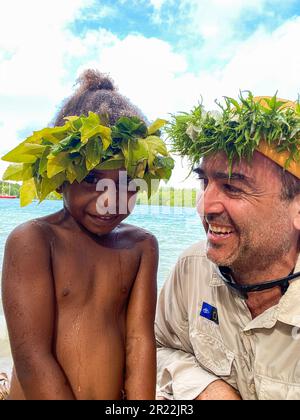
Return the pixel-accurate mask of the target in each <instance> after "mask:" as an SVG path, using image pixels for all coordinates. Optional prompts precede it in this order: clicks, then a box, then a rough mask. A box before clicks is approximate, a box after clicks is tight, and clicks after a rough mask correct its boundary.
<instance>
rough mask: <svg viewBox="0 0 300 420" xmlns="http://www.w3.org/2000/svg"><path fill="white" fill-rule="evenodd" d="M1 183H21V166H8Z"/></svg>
mask: <svg viewBox="0 0 300 420" xmlns="http://www.w3.org/2000/svg"><path fill="white" fill-rule="evenodd" d="M2 179H3V181H23V165H22V164H13V165H9V167H8V168H7V169H6V171H5V172H4V174H3V176H2Z"/></svg>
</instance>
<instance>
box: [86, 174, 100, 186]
mask: <svg viewBox="0 0 300 420" xmlns="http://www.w3.org/2000/svg"><path fill="white" fill-rule="evenodd" d="M98 181H99V179H98V178H97V177H95V175H88V176H87V177H86V178H84V180H83V182H86V183H87V184H93V185H95V184H97V183H98Z"/></svg>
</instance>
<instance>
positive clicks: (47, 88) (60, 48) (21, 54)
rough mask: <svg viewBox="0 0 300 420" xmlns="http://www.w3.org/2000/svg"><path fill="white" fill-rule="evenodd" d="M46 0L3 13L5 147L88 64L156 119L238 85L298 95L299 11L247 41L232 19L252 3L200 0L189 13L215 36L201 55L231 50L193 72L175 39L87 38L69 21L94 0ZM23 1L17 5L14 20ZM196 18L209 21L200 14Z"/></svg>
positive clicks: (36, 122)
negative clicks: (211, 66) (224, 59)
mask: <svg viewBox="0 0 300 420" xmlns="http://www.w3.org/2000/svg"><path fill="white" fill-rule="evenodd" d="M165 1H168V0H165ZM185 1H186V0H182V4H184V2H185ZM192 1H193V0H192ZM265 1H266V0H254V1H253V2H251V4H252V6H251V7H252V9H255V8H256V10H260V8H261V7H263V3H264V2H265ZM41 3H42V4H43V5H41ZM47 3H48V2H40V1H34V0H28V1H27V2H22V1H16V0H11V1H10V3H9V4H8V6H7V9H5V13H3V12H2V13H1V16H0V64H1V68H0V92H1V95H2V98H0V107H1V114H0V118H1V121H2V125H1V121H0V138H1V143H0V154H3V153H5V152H6V151H7V150H8V149H9V148H10V147H13V146H14V145H15V144H16V142H17V141H19V140H20V138H19V134H18V133H19V132H20V130H22V131H24V129H26V128H29V127H34V128H39V127H42V126H44V125H45V124H47V123H48V122H49V120H50V119H51V118H52V117H53V114H54V111H55V106H56V105H58V104H59V103H60V101H61V100H62V99H63V98H64V97H65V96H66V95H68V94H69V93H70V92H71V88H72V85H73V83H74V81H75V79H76V76H77V75H78V74H79V72H80V71H81V70H83V69H85V68H87V67H88V66H92V67H96V68H98V69H100V70H101V71H103V72H107V73H110V74H111V76H112V77H113V79H114V80H115V81H116V84H117V85H118V86H119V89H120V92H121V93H123V94H124V95H126V96H128V97H129V98H130V99H131V100H132V102H134V103H135V104H136V105H137V106H139V107H140V108H141V109H142V111H143V112H144V113H145V114H146V115H147V117H148V118H149V119H150V120H153V119H154V118H156V117H168V116H169V113H172V112H176V111H185V110H189V109H190V108H191V107H192V106H193V105H195V104H196V103H197V102H198V101H199V99H200V95H201V94H202V96H203V98H204V103H205V104H206V105H207V107H214V108H215V105H214V99H216V98H220V97H222V95H233V96H236V95H237V94H238V91H239V89H252V90H253V91H254V93H255V94H268V95H270V94H273V93H274V92H275V91H276V90H277V89H278V90H279V93H280V95H281V96H282V97H287V98H292V99H295V98H296V96H297V93H298V91H299V81H298V75H299V74H300V57H299V55H298V54H297V44H296V42H297V40H298V39H300V18H295V19H292V20H290V21H288V22H286V23H285V24H283V25H282V26H281V27H279V28H278V29H276V30H275V31H273V32H268V31H267V30H266V29H265V28H264V27H261V28H260V29H258V30H257V31H256V32H255V34H253V35H252V36H250V37H249V38H248V39H247V40H246V41H244V42H242V41H241V40H240V39H239V40H234V39H233V38H234V37H232V34H233V33H234V31H236V29H235V28H232V27H231V26H232V25H233V24H234V22H236V21H237V19H238V16H239V15H240V14H241V11H242V10H245V7H246V6H247V7H250V6H249V4H250V3H249V2H248V1H246V2H242V1H241V0H231V1H230V2H229V0H227V1H225V2H223V1H222V2H221V0H213V2H212V3H211V2H207V1H206V0H203V1H202V2H201V5H202V9H201V10H204V9H203V8H204V6H207V8H209V11H208V10H206V11H205V10H204V15H203V16H202V15H201V16H200V14H199V13H200V8H199V7H200V6H199V7H198V8H196V9H195V16H194V20H193V19H192V20H191V21H190V22H189V23H190V25H191V30H192V27H193V28H194V29H193V30H194V31H195V30H196V29H197V28H196V26H195V25H196V24H198V25H199V28H198V29H197V30H198V31H200V32H201V34H202V36H203V37H204V38H206V39H207V42H206V43H205V45H204V49H203V46H202V45H201V46H199V52H198V54H199V55H200V56H201V54H203V53H204V51H207V53H209V54H210V55H211V57H212V56H213V55H214V50H209V49H208V46H212V45H213V43H216V46H217V47H218V48H219V47H220V45H223V49H224V51H226V54H227V55H228V56H230V59H229V60H228V63H227V64H226V65H225V66H223V67H219V68H218V67H217V66H216V70H214V71H208V70H206V69H205V68H204V69H203V67H202V66H201V62H199V66H198V68H199V70H198V71H197V72H194V73H192V72H191V71H190V70H189V67H188V61H187V59H186V55H185V53H186V52H185V51H182V52H181V53H179V52H175V51H174V49H173V48H172V46H171V45H170V44H169V43H167V42H165V41H162V40H160V39H157V38H146V37H144V36H142V35H128V36H127V37H124V38H122V39H121V38H119V37H117V36H116V35H115V34H113V33H112V32H110V31H108V30H104V29H99V30H98V31H96V30H94V31H88V32H87V33H86V34H85V36H84V38H79V37H76V36H75V35H74V34H72V33H71V32H70V31H69V30H68V24H69V23H70V22H72V21H73V20H74V19H75V17H76V16H78V13H79V11H80V10H82V7H84V6H86V7H87V6H90V5H91V4H92V2H91V1H89V0H72V1H71V0H66V1H64V2H61V1H58V0H55V1H52V2H51V3H50V2H49V3H48V4H47ZM154 3H155V4H154ZM197 4H198V3H197ZM211 4H213V6H214V8H215V13H216V16H217V17H218V19H220V20H221V17H222V16H223V18H224V20H225V21H226V22H227V24H228V25H229V27H230V28H231V29H230V30H231V35H230V36H229V38H228V39H227V41H226V39H225V40H224V39H223V38H222V39H219V38H220V36H222V31H223V29H222V28H223V26H222V23H221V27H220V26H219V21H218V20H217V17H215V16H213V14H212V13H211V10H212V8H211V7H212V6H211ZM153 5H156V7H157V8H158V9H159V6H163V3H162V2H155V1H154V0H153ZM195 5H196V2H195ZM18 7H19V8H18ZM15 10H18V13H17V14H16V17H15V21H14V22H15V24H14V25H11V21H12V19H13V17H14V12H15ZM33 12H34V13H33ZM24 16H26V19H24ZM197 18H199V19H200V20H201V22H202V24H200V23H201V22H200V23H197ZM229 23H230V24H229ZM224 27H225V26H224ZM195 28H196V29H195ZM220 28H221V29H220ZM218 34H219V35H218ZM220 34H221V35H220ZM218 37H219V38H218ZM218 39H219V43H218ZM1 46H2V49H1ZM233 46H235V48H236V49H234V48H233ZM194 47H195V46H194ZM217 50H218V49H217V48H216V51H217ZM229 51H230V53H229ZM9 104H10V105H9ZM2 165H3V164H0V173H1V167H3V166H2ZM184 168H186V164H184V165H183V166H182V165H181V164H180V163H179V164H178V165H177V170H176V173H175V176H174V178H173V183H175V184H178V183H179V182H180V181H182V180H183V179H184V178H185V176H186V174H187V172H186V170H185V169H184Z"/></svg>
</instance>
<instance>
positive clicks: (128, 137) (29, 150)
mask: <svg viewBox="0 0 300 420" xmlns="http://www.w3.org/2000/svg"><path fill="white" fill-rule="evenodd" d="M104 120H105V119H104V118H101V117H100V116H99V115H97V114H95V113H92V112H90V113H89V115H88V116H80V117H76V116H74V117H67V118H66V123H65V125H64V126H62V127H54V128H44V129H43V130H40V131H36V132H34V133H33V135H32V136H30V137H28V138H27V139H26V140H25V141H23V142H22V143H21V144H20V145H19V146H17V147H16V148H15V149H13V150H12V151H11V152H9V153H8V154H7V155H5V156H4V157H3V158H2V160H4V161H7V162H13V164H12V165H10V166H9V167H8V168H7V170H6V172H5V173H4V175H3V180H11V181H23V184H22V187H21V190H20V199H21V206H26V205H28V204H30V203H31V202H32V200H33V199H35V198H38V199H39V200H40V202H41V201H43V200H45V199H46V198H47V196H48V195H49V194H50V193H51V192H55V191H56V190H57V189H58V188H60V187H61V186H62V185H63V184H64V183H65V182H69V183H70V184H72V183H74V182H75V181H77V182H79V183H80V182H82V181H83V180H84V179H85V178H86V176H87V175H88V174H89V172H91V171H92V170H109V169H122V168H124V169H125V170H127V172H128V176H129V177H130V178H132V179H134V178H140V179H145V180H146V182H147V184H148V186H149V187H150V184H151V180H152V179H165V180H168V179H169V178H170V176H171V174H172V169H173V167H174V161H173V159H172V158H171V157H170V155H169V153H168V151H167V148H166V145H165V143H164V141H163V140H162V139H161V138H160V137H159V130H160V129H161V128H162V127H163V126H164V125H165V123H166V121H164V120H157V121H156V122H155V123H154V124H152V125H151V126H150V127H147V126H146V125H145V123H144V122H143V121H142V120H140V119H139V118H137V117H129V118H128V117H122V118H120V119H119V120H118V121H117V122H116V124H115V125H114V126H112V127H109V126H108V124H106V123H105V121H104ZM149 191H151V190H150V189H149Z"/></svg>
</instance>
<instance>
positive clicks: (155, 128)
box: [148, 119, 168, 136]
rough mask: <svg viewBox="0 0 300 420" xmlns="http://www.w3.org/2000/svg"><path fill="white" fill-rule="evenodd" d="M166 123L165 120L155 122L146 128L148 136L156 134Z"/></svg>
mask: <svg viewBox="0 0 300 420" xmlns="http://www.w3.org/2000/svg"><path fill="white" fill-rule="evenodd" d="M167 122H168V121H166V120H160V119H158V120H156V121H154V123H153V124H151V125H150V127H148V135H149V136H151V135H152V134H156V133H157V132H158V131H159V130H160V129H161V128H163V127H164V126H165V125H166V124H167Z"/></svg>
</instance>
